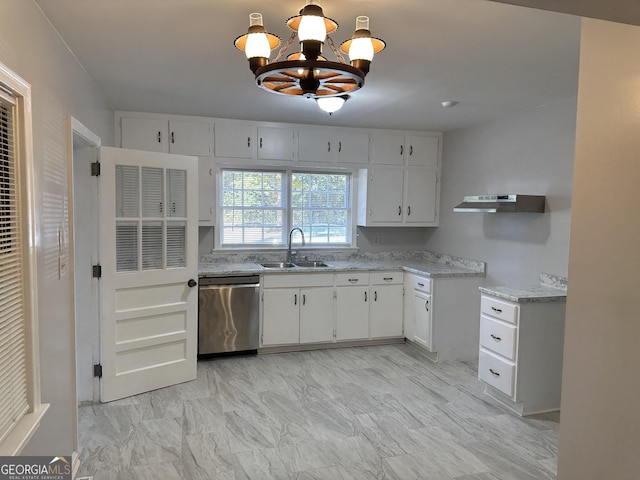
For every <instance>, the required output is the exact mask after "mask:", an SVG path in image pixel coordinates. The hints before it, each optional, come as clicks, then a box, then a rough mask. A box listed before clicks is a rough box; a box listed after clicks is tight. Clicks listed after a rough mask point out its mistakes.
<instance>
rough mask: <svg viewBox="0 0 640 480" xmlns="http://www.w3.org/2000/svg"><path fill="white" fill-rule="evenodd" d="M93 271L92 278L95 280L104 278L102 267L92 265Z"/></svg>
mask: <svg viewBox="0 0 640 480" xmlns="http://www.w3.org/2000/svg"><path fill="white" fill-rule="evenodd" d="M91 269H92V275H91V276H92V277H93V278H102V265H100V264H98V265H92V266H91Z"/></svg>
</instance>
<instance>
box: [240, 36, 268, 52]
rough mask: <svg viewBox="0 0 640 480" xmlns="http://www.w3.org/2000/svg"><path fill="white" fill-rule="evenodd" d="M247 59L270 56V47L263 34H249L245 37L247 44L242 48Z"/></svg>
mask: <svg viewBox="0 0 640 480" xmlns="http://www.w3.org/2000/svg"><path fill="white" fill-rule="evenodd" d="M244 53H245V55H246V56H247V58H256V57H265V58H269V55H270V54H271V45H269V40H268V39H267V35H266V34H265V33H250V34H248V35H247V44H246V46H245V47H244Z"/></svg>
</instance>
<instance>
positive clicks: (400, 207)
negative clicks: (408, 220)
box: [398, 205, 402, 215]
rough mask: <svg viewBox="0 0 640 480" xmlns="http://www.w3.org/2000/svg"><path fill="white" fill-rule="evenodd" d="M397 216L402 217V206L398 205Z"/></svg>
mask: <svg viewBox="0 0 640 480" xmlns="http://www.w3.org/2000/svg"><path fill="white" fill-rule="evenodd" d="M398 215H402V205H398Z"/></svg>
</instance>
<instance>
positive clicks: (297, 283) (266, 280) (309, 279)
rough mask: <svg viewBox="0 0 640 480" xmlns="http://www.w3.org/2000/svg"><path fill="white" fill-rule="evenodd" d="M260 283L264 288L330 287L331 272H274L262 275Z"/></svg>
mask: <svg viewBox="0 0 640 480" xmlns="http://www.w3.org/2000/svg"><path fill="white" fill-rule="evenodd" d="M262 285H263V286H264V288H283V287H294V288H298V287H332V286H333V274H331V273H318V274H313V273H311V274H305V273H289V274H287V273H282V274H279V273H274V274H271V275H269V274H267V275H263V276H262Z"/></svg>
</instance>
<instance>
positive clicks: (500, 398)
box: [484, 383, 560, 417]
mask: <svg viewBox="0 0 640 480" xmlns="http://www.w3.org/2000/svg"><path fill="white" fill-rule="evenodd" d="M484 393H486V394H487V395H489V396H490V397H491V398H493V399H494V400H496V401H497V402H498V403H500V404H502V405H503V406H505V407H507V408H508V409H509V410H511V411H513V412H515V413H517V414H518V415H520V416H521V417H524V416H527V415H538V414H541V413H549V412H558V411H560V407H559V406H558V407H556V408H547V409H545V410H531V409H526V407H525V404H524V403H522V402H514V401H513V399H511V398H509V397H507V396H506V395H505V394H504V393H502V392H501V391H499V390H496V389H495V388H493V387H492V386H491V385H487V384H486V383H485V385H484Z"/></svg>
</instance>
